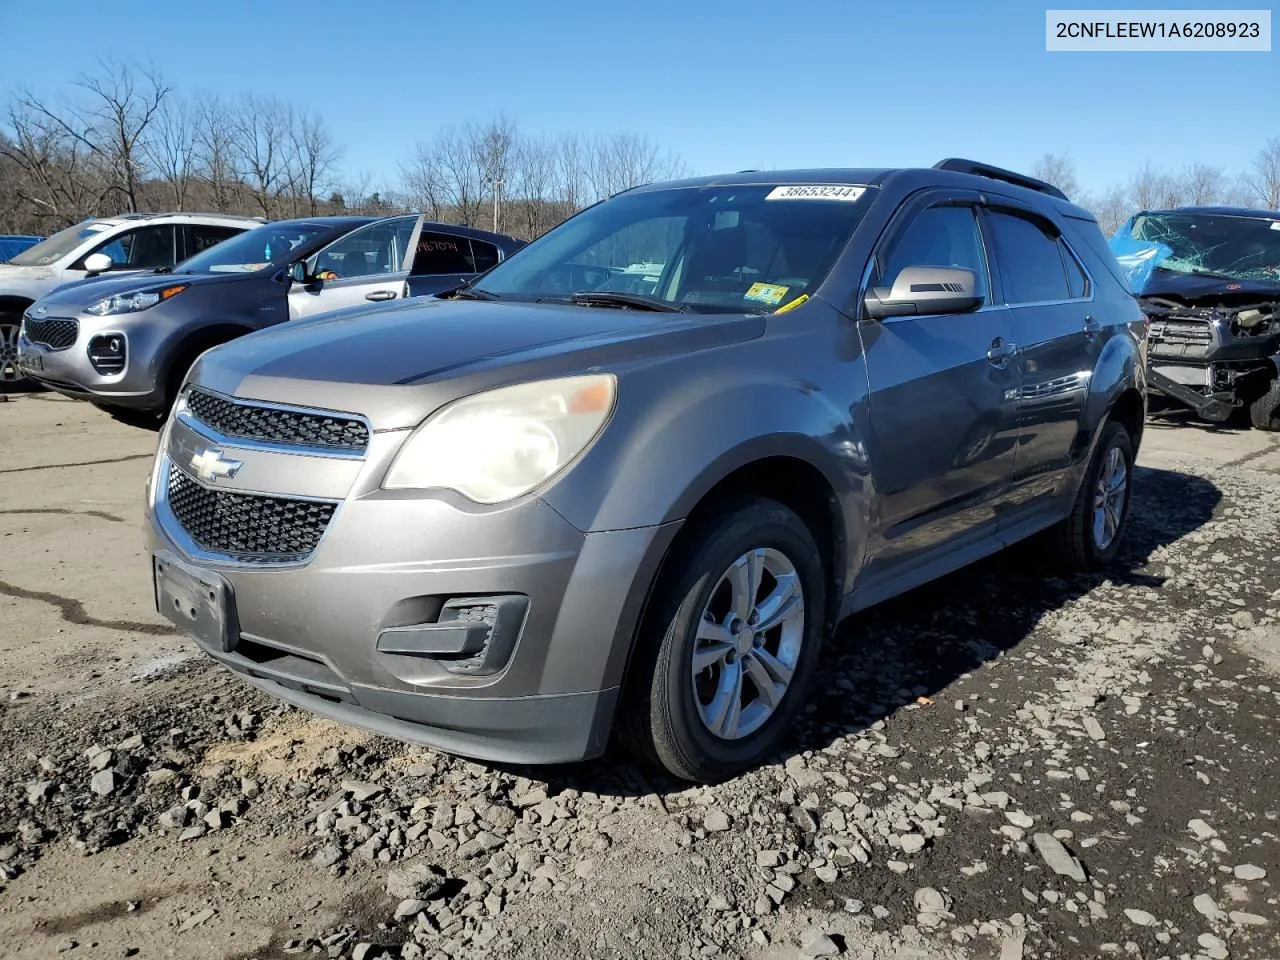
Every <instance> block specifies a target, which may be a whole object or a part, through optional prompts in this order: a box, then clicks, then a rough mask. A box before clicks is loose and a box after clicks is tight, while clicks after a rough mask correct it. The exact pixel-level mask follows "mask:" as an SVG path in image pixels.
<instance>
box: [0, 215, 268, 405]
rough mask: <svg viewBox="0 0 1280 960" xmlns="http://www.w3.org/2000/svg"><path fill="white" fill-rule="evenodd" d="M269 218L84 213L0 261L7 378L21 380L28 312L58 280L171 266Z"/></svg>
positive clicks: (0, 363) (0, 369)
mask: <svg viewBox="0 0 1280 960" xmlns="http://www.w3.org/2000/svg"><path fill="white" fill-rule="evenodd" d="M262 222H263V221H262V220H261V219H260V218H257V217H238V216H234V215H231V214H221V213H127V214H123V215H121V216H118V217H106V218H102V219H90V220H85V221H84V222H83V223H77V224H76V225H75V226H73V227H67V228H66V229H65V230H61V231H59V232H58V233H55V234H54V235H53V236H51V237H46V238H45V239H44V240H42V241H40V242H39V243H37V244H36V245H35V246H33V247H29V248H28V249H26V250H23V251H22V252H21V253H19V254H18V255H17V256H15V257H13V258H11V259H10V260H8V261H7V262H5V263H0V380H3V381H14V382H16V381H19V380H22V379H24V376H25V375H24V374H23V373H22V371H20V370H19V369H18V364H17V360H18V328H19V327H20V326H21V324H22V314H23V312H24V311H26V309H27V308H28V307H29V306H31V304H32V303H34V302H35V301H36V300H39V299H40V298H41V297H43V296H44V295H45V294H46V293H48V292H49V291H51V290H53V289H54V288H55V287H58V286H61V285H62V284H65V283H72V282H74V281H77V280H84V279H85V278H87V277H96V276H99V275H101V274H113V275H114V274H121V273H136V272H139V271H143V270H155V269H157V268H160V267H171V266H173V265H174V264H175V263H177V262H178V261H180V260H183V259H185V258H187V257H190V256H193V255H195V254H197V253H199V252H200V251H202V250H207V249H208V248H209V247H211V246H213V245H215V244H217V243H221V242H222V241H223V240H227V239H229V238H230V237H234V236H235V235H236V234H238V233H243V232H244V231H245V230H248V229H249V228H250V227H256V226H258V224H260V223H262Z"/></svg>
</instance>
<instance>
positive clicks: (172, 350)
mask: <svg viewBox="0 0 1280 960" xmlns="http://www.w3.org/2000/svg"><path fill="white" fill-rule="evenodd" d="M253 332H254V331H253V327H251V326H249V325H247V324H244V323H228V322H227V321H226V320H223V319H220V318H219V319H215V318H213V317H207V318H204V319H202V320H200V321H198V322H197V323H195V324H186V323H184V324H183V327H182V335H181V336H180V337H174V338H173V339H172V340H170V341H168V342H166V343H164V344H163V345H162V346H161V347H160V348H159V349H157V350H156V353H155V356H154V358H153V359H152V366H151V369H152V372H153V376H155V377H156V380H157V384H158V385H160V386H163V385H164V381H165V380H167V379H168V377H169V376H170V375H171V373H172V368H173V364H174V363H175V362H177V361H180V360H182V359H183V358H184V357H185V356H187V355H189V354H191V353H192V352H193V351H196V350H197V349H198V350H199V352H200V353H203V352H204V351H205V350H208V349H211V348H212V347H215V346H218V345H220V344H223V343H226V342H227V341H228V340H234V339H236V338H238V337H242V336H244V335H245V334H247V333H253ZM202 344H203V347H202V346H201V345H202ZM191 359H192V361H194V360H195V359H196V358H195V356H192V357H191Z"/></svg>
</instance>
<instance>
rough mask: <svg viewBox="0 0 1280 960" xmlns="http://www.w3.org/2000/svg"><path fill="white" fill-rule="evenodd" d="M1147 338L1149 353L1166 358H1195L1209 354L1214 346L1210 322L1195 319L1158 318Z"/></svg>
mask: <svg viewBox="0 0 1280 960" xmlns="http://www.w3.org/2000/svg"><path fill="white" fill-rule="evenodd" d="M1147 338H1148V350H1147V352H1148V355H1149V356H1152V357H1161V358H1164V359H1182V360H1194V359H1197V358H1199V357H1203V356H1205V355H1206V354H1208V352H1209V351H1210V349H1212V346H1213V331H1212V330H1211V329H1210V327H1209V324H1207V323H1202V322H1196V321H1194V320H1191V321H1178V320H1157V321H1155V322H1153V323H1152V324H1151V329H1150V331H1149V333H1148V335H1147Z"/></svg>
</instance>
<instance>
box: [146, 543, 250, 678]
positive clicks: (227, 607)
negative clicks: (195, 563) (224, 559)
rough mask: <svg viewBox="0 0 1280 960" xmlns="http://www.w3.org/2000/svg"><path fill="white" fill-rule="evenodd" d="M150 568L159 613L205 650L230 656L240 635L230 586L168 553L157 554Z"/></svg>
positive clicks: (211, 574) (210, 572) (159, 552)
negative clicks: (204, 647) (205, 648)
mask: <svg viewBox="0 0 1280 960" xmlns="http://www.w3.org/2000/svg"><path fill="white" fill-rule="evenodd" d="M151 565H152V575H153V578H154V582H155V599H156V609H157V611H159V613H160V614H161V615H162V616H164V617H166V618H167V619H168V620H170V621H172V622H173V623H174V624H176V625H177V626H178V627H180V628H181V629H182V630H183V631H184V632H186V633H189V634H190V635H191V636H193V637H194V638H195V639H196V640H197V642H199V643H200V644H202V645H203V646H206V647H209V648H210V649H212V650H217V651H221V652H223V653H230V652H231V650H232V649H234V648H235V645H236V640H238V639H239V635H240V628H239V625H238V623H237V620H236V612H235V597H234V594H233V592H232V590H231V584H229V583H228V582H227V581H226V580H225V579H224V578H223V577H221V576H219V575H218V574H216V573H213V572H212V571H209V570H200V569H197V568H196V567H192V566H189V565H188V564H186V563H183V562H182V561H181V560H179V559H178V558H177V557H176V556H174V555H173V554H171V553H169V552H168V551H158V552H157V553H155V554H154V555H153V556H152V558H151Z"/></svg>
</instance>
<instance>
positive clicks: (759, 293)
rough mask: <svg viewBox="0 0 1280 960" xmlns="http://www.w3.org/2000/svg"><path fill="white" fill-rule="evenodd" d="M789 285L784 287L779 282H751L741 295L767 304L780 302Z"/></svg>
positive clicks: (771, 304)
mask: <svg viewBox="0 0 1280 960" xmlns="http://www.w3.org/2000/svg"><path fill="white" fill-rule="evenodd" d="M790 289H791V288H790V287H784V286H782V285H781V284H779V283H753V284H752V285H751V286H750V288H748V290H747V292H746V293H745V294H743V296H744V297H745V298H746V299H748V300H758V301H759V302H760V303H767V304H769V306H771V307H772V306H773V305H775V304H778V303H781V302H782V298H783V297H785V296H786V295H787V291H788V290H790Z"/></svg>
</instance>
